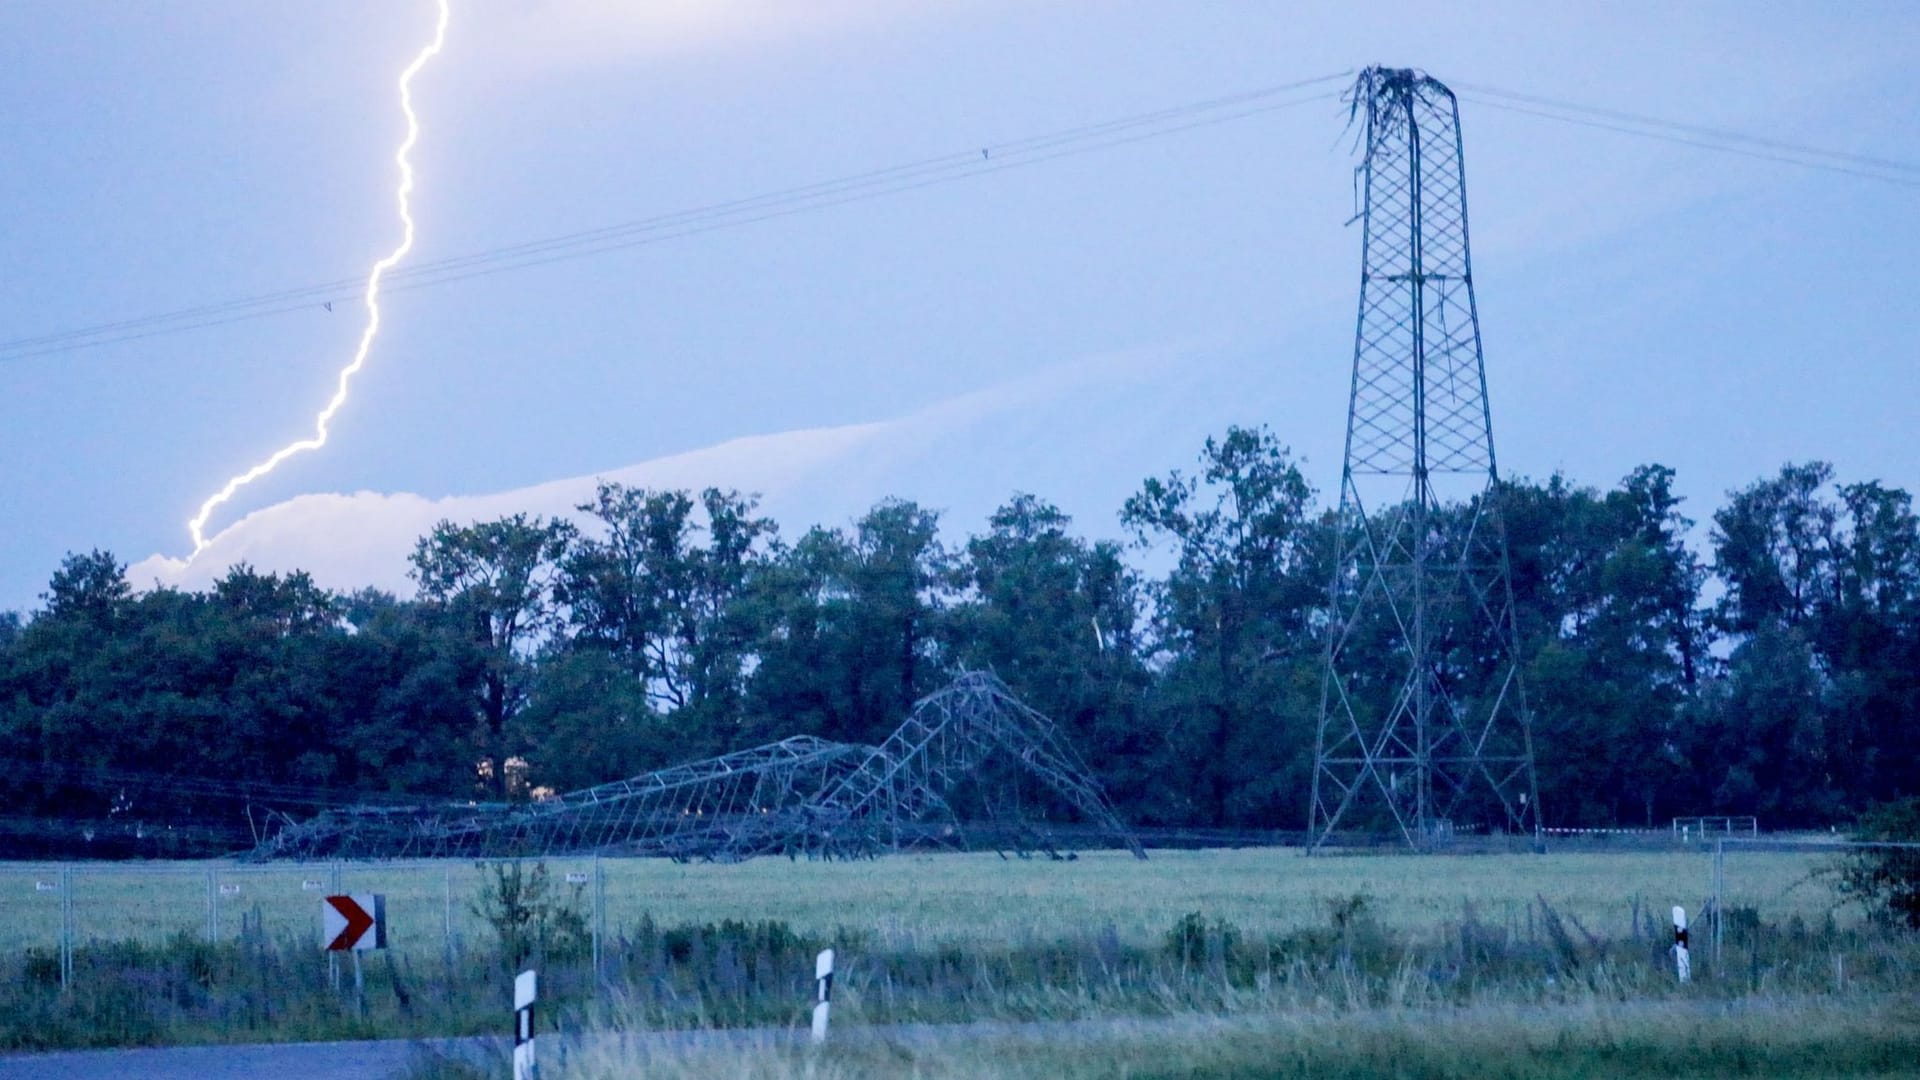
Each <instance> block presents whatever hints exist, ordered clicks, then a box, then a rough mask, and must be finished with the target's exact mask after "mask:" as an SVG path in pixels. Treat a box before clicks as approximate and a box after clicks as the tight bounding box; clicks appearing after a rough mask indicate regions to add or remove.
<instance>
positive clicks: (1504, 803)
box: [1308, 67, 1540, 850]
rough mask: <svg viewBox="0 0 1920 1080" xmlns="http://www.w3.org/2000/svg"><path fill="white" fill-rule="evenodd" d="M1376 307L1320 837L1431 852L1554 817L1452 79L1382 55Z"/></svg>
mask: <svg viewBox="0 0 1920 1080" xmlns="http://www.w3.org/2000/svg"><path fill="white" fill-rule="evenodd" d="M1349 101H1350V105H1351V110H1352V111H1351V113H1350V114H1349V115H1350V117H1351V119H1352V120H1353V122H1356V123H1363V124H1364V128H1363V131H1362V142H1361V144H1360V145H1361V146H1362V148H1363V151H1362V156H1361V159H1360V163H1359V165H1358V166H1357V167H1356V170H1355V171H1356V174H1357V176H1356V186H1357V190H1356V197H1357V198H1359V199H1361V200H1363V201H1362V202H1361V206H1360V208H1359V214H1358V215H1357V216H1358V217H1359V219H1360V221H1361V233H1362V240H1361V252H1362V263H1361V271H1360V317H1359V326H1358V329H1357V332H1356V334H1355V339H1354V350H1353V382H1352V388H1351V390H1350V393H1349V398H1348V406H1347V444H1346V460H1345V463H1344V466H1343V468H1342V471H1341V478H1340V509H1339V517H1338V520H1339V533H1338V536H1339V539H1338V545H1339V548H1338V558H1337V559H1336V561H1335V569H1334V575H1333V581H1332V588H1331V597H1330V600H1331V607H1330V612H1331V614H1330V619H1329V624H1328V627H1327V648H1326V654H1325V671H1324V675H1323V679H1322V686H1321V704H1320V723H1319V731H1318V735H1317V737H1316V740H1315V765H1314V778H1313V794H1312V808H1311V811H1310V816H1309V821H1308V829H1309V832H1310V834H1311V841H1310V842H1311V845H1312V847H1314V848H1319V847H1320V846H1322V845H1324V844H1326V843H1327V842H1328V840H1329V839H1331V838H1332V837H1333V836H1334V835H1335V832H1336V830H1339V829H1343V828H1344V829H1346V830H1349V831H1352V832H1372V833H1381V832H1386V833H1390V834H1392V833H1397V834H1398V835H1399V836H1400V837H1401V838H1403V839H1404V840H1405V841H1406V842H1407V843H1408V844H1409V845H1411V846H1412V847H1414V848H1415V849H1417V850H1428V849H1431V848H1433V847H1435V846H1438V845H1440V844H1443V843H1444V842H1445V841H1446V840H1447V838H1448V837H1449V836H1451V835H1453V834H1454V832H1455V830H1456V828H1460V829H1465V828H1476V829H1477V828H1482V827H1484V828H1486V829H1488V830H1505V831H1509V832H1513V831H1517V832H1520V833H1523V834H1524V833H1533V832H1535V831H1536V830H1537V828H1538V826H1539V823H1540V817H1539V815H1540V806H1539V797H1538V792H1537V790H1536V788H1535V783H1534V775H1533V744H1532V735H1531V731H1530V726H1529V718H1528V713H1527V705H1526V695H1525V692H1524V689H1523V687H1522V685H1521V678H1520V668H1519V662H1518V651H1517V649H1516V637H1517V628H1516V623H1515V617H1514V604H1513V588H1512V582H1511V579H1510V577H1509V570H1508V559H1507V539H1506V528H1505V523H1504V521H1503V519H1502V516H1501V512H1500V498H1501V488H1500V479H1499V471H1498V469H1497V468H1496V467H1495V463H1494V455H1493V422H1492V419H1491V417H1490V415H1489V413H1488V409H1487V382H1486V368H1485V365H1484V362H1483V360H1482V357H1481V352H1480V323H1479V313H1478V309H1477V308H1476V307H1475V304H1474V295H1473V274H1472V270H1471V266H1470V263H1469V260H1468V254H1467V200H1466V169H1465V160H1464V153H1463V150H1462V143H1461V139H1460V109H1459V104H1458V102H1457V101H1456V100H1455V98H1454V95H1453V91H1451V90H1449V89H1447V87H1446V86H1445V85H1443V84H1442V83H1440V82H1439V81H1438V80H1435V79H1433V78H1430V77H1428V76H1427V75H1425V74H1423V73H1421V72H1417V71H1410V70H1404V69H1401V70H1396V69H1389V68H1379V67H1374V68H1368V69H1367V70H1366V71H1363V72H1361V74H1360V78H1359V80H1358V81H1357V82H1355V83H1354V86H1353V89H1352V91H1351V92H1350V98H1349Z"/></svg>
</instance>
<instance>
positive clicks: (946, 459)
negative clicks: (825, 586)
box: [127, 351, 1171, 594]
mask: <svg viewBox="0 0 1920 1080" xmlns="http://www.w3.org/2000/svg"><path fill="white" fill-rule="evenodd" d="M1170 355H1171V354H1170V353H1168V352H1165V351H1154V352H1139V353H1130V354H1124V355H1119V356H1101V357H1094V358H1090V359H1086V360H1078V361H1072V362H1068V363H1063V364H1055V365H1052V366H1049V367H1046V368H1043V369H1041V370H1039V371H1037V372H1035V373H1033V374H1031V375H1028V376H1026V377H1024V378H1020V379H1016V380H1013V381H1011V382H1008V383H1003V384H1000V385H998V386H993V387H989V388H986V389H984V390H978V391H974V392H972V393H968V394H963V395H960V396H958V397H954V398H950V399H948V400H946V401H942V402H939V403H937V404H935V405H932V406H930V407H927V408H924V409H920V410H917V411H915V412H911V413H908V414H907V415H905V416H901V417H898V418H895V419H892V420H883V421H877V422H872V423H864V424H848V425H843V426H840V427H828V428H811V429H804V430H798V431H786V432H779V433H776V434H768V435H753V436H747V437H744V438H737V439H732V440H729V441H727V442H723V443H720V444H718V445H715V446H709V447H706V448H703V449H699V450H693V451H689V452H686V453H680V454H673V455H669V456H666V457H661V458H655V459H653V460H651V461H644V462H641V463H639V464H636V465H628V466H626V467H624V468H618V469H611V470H607V471H604V472H599V473H594V474H591V475H585V476H574V477H568V478H566V479H561V480H553V481H548V482H546V483H542V484H536V485H533V486H531V487H525V488H518V489H515V490H511V491H504V492H497V493H493V494H482V495H452V496H445V497H441V498H428V497H425V496H421V495H416V494H411V493H407V492H398V493H382V492H373V491H361V492H356V493H354V494H351V495H346V494H337V493H327V494H313V495H301V496H297V497H295V498H292V499H288V500H287V501H285V502H281V503H277V504H275V505H273V506H269V507H266V508H264V509H261V510H256V511H254V512H252V513H250V514H248V515H247V516H246V517H244V518H242V519H241V520H240V521H238V522H236V523H234V524H233V525H230V526H228V527H227V528H225V529H223V530H221V531H220V532H219V533H218V534H216V535H215V536H214V537H213V539H212V540H211V541H209V542H208V545H207V548H206V550H204V551H202V552H201V553H200V554H199V556H197V557H196V558H193V559H191V560H187V559H176V558H170V557H168V556H165V555H158V554H156V555H151V556H148V557H147V558H145V559H143V560H141V561H140V562H138V563H135V564H134V565H133V566H132V567H130V568H129V569H128V571H127V577H128V580H129V581H130V582H132V584H133V585H134V587H136V588H147V587H150V586H153V585H164V586H174V587H178V588H184V589H203V588H205V587H207V586H208V585H209V584H211V583H212V582H213V581H214V580H216V579H218V578H219V577H221V576H222V575H224V574H225V573H226V571H227V568H228V567H231V566H233V565H235V564H238V563H248V564H251V565H252V566H253V567H254V568H255V569H257V570H261V571H271V572H278V573H287V572H290V571H294V570H305V571H307V572H308V573H310V574H312V575H313V577H314V580H315V581H316V582H317V583H319V584H320V585H322V586H324V587H326V588H330V589H336V590H352V589H358V588H361V587H365V586H372V587H375V588H380V589H386V590H390V591H393V592H396V593H401V594H407V593H410V592H411V591H412V583H411V582H409V581H408V579H407V556H408V555H409V554H410V553H411V552H412V551H413V548H414V544H415V542H416V541H417V540H418V539H419V538H420V537H421V536H423V535H425V534H426V533H427V532H429V531H430V530H431V529H432V528H433V526H434V525H435V524H436V523H438V522H440V521H442V520H450V521H454V522H457V523H467V522H472V521H485V520H491V519H494V518H498V517H502V516H505V515H508V514H514V513H523V512H524V513H529V514H539V515H545V516H550V517H560V516H567V517H573V516H576V514H577V512H576V510H575V508H576V507H577V506H579V505H580V504H581V503H584V502H588V501H590V500H591V499H592V497H593V493H594V489H595V487H596V485H598V484H599V483H600V482H601V481H603V480H604V481H609V482H614V483H620V484H625V485H627V486H630V487H646V488H680V489H690V490H699V489H701V488H707V487H718V488H722V489H726V488H732V489H736V490H739V491H743V492H750V493H756V494H759V495H761V496H762V497H763V502H762V508H763V509H764V510H765V511H766V512H767V513H769V514H771V515H772V516H773V517H774V518H775V520H777V521H780V522H782V523H783V525H786V526H789V527H792V526H796V525H798V526H802V527H804V526H805V525H806V524H809V523H812V522H816V521H826V522H833V521H840V520H845V519H847V518H849V517H852V516H854V515H856V514H858V513H859V512H860V511H861V510H863V509H865V508H866V507H867V506H870V505H871V504H872V503H873V502H874V501H876V500H878V499H880V498H882V497H884V496H886V495H889V494H906V493H907V492H906V491H903V490H901V489H900V485H901V484H902V483H903V481H906V479H907V478H908V477H911V476H914V475H916V474H917V475H918V476H920V477H922V478H924V477H927V476H930V475H931V476H939V475H941V474H948V475H950V474H951V473H952V471H953V461H952V459H951V458H952V455H951V450H950V443H951V441H952V439H953V437H954V436H956V435H959V434H962V433H967V432H970V431H973V430H974V429H976V428H977V427H978V425H980V424H981V423H982V422H983V421H985V420H987V419H989V418H991V417H994V416H996V415H1000V414H1004V413H1007V412H1010V411H1016V410H1019V409H1022V408H1025V407H1031V406H1045V405H1049V404H1051V403H1054V402H1057V401H1058V400H1059V399H1062V398H1065V397H1068V396H1070V395H1071V394H1073V393H1074V392H1075V391H1076V390H1079V389H1081V388H1083V387H1085V386H1087V385H1088V384H1090V383H1095V382H1098V383H1103V384H1108V385H1112V384H1116V383H1125V382H1128V381H1132V380H1137V379H1140V378H1142V377H1151V376H1152V375H1154V374H1156V373H1159V372H1164V371H1167V370H1169V366H1168V365H1166V364H1164V363H1163V362H1162V361H1164V360H1165V359H1168V358H1169V357H1170ZM1049 449H1054V450H1057V448H1049ZM917 465H918V466H921V467H919V468H916V466H917ZM910 486H911V485H910Z"/></svg>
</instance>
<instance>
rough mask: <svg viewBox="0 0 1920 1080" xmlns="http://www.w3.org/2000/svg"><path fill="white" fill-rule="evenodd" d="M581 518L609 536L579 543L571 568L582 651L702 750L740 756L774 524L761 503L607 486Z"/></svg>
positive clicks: (568, 597) (564, 581) (719, 494)
mask: <svg viewBox="0 0 1920 1080" xmlns="http://www.w3.org/2000/svg"><path fill="white" fill-rule="evenodd" d="M580 509H581V510H582V511H583V512H586V513H589V514H591V515H592V516H593V517H594V518H596V519H597V520H598V521H599V523H600V525H601V530H600V532H601V535H594V536H588V537H586V538H584V539H582V540H581V541H580V542H579V543H577V544H576V545H575V546H574V548H573V550H572V552H571V553H570V554H569V555H568V557H567V559H566V562H565V564H564V567H563V571H564V572H563V574H562V577H561V581H560V585H559V596H560V598H561V600H562V602H563V603H565V604H566V605H567V607H568V608H569V611H570V615H571V621H572V624H573V626H574V628H575V637H574V642H573V644H574V647H575V648H580V649H594V650H598V651H602V652H604V653H605V654H606V655H608V656H609V657H611V658H612V659H613V661H614V662H615V663H616V664H618V665H619V666H620V667H621V669H622V670H624V671H625V672H626V673H627V674H628V675H629V676H630V677H631V678H633V679H636V680H639V681H640V683H641V684H642V685H643V686H644V687H645V688H646V691H647V693H648V696H649V697H650V698H651V699H652V701H653V702H654V704H655V706H656V707H657V708H660V709H662V710H664V711H666V712H668V713H671V714H673V716H674V717H675V722H676V724H677V726H678V727H679V728H680V729H681V730H682V731H683V732H684V733H685V734H686V736H687V737H688V739H689V740H690V742H691V745H692V746H696V747H700V748H703V749H708V750H715V751H717V750H720V749H730V748H731V746H732V743H733V741H734V737H735V735H736V733H737V728H738V726H739V723H740V717H741V713H742V710H743V708H744V704H743V701H744V697H745V693H746V686H745V683H746V668H747V664H748V658H749V655H750V652H751V648H752V645H753V641H754V639H755V637H756V624H755V619H756V617H757V616H756V614H755V611H754V609H753V606H752V604H751V603H750V601H751V599H752V594H753V591H754V589H755V588H756V586H757V583H758V579H759V577H760V575H761V574H762V573H763V572H764V571H765V569H766V566H767V562H768V558H769V556H768V552H769V550H770V545H771V544H772V543H773V542H774V541H775V540H776V539H777V532H776V529H775V527H774V524H773V522H772V521H771V520H769V519H767V518H764V517H759V516H757V515H756V510H757V504H756V503H755V501H754V500H753V499H752V498H749V497H746V496H742V495H740V494H739V493H738V492H731V491H720V490H718V489H714V488H709V489H707V490H705V491H703V492H701V494H700V499H699V501H698V503H696V502H695V501H694V499H693V497H692V496H690V495H689V494H687V493H686V492H681V491H667V492H649V491H640V490H635V489H631V488H626V487H622V486H620V485H617V484H602V485H601V486H600V488H599V491H598V494H597V496H596V499H595V501H594V502H592V503H588V504H585V505H583V506H582V507H581V508H580ZM703 533H704V534H705V536H706V543H705V544H702V543H701V542H700V538H701V535H702V534H703Z"/></svg>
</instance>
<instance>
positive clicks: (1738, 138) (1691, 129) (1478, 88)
mask: <svg viewBox="0 0 1920 1080" xmlns="http://www.w3.org/2000/svg"><path fill="white" fill-rule="evenodd" d="M1454 85H1455V86H1457V87H1459V88H1460V89H1462V90H1466V91H1469V92H1472V93H1474V94H1484V95H1490V96H1492V97H1498V98H1505V99H1507V100H1509V101H1517V102H1521V103H1523V104H1527V105H1535V106H1541V107H1545V108H1549V109H1558V110H1561V111H1564V112H1571V113H1583V114H1587V115H1590V116H1596V117H1600V118H1602V119H1607V120H1615V121H1620V122H1624V123H1629V124H1637V125H1641V126H1644V127H1653V128H1664V129H1667V130H1670V131H1677V132H1682V133H1684V134H1689V135H1697V136H1703V137H1705V138H1709V139H1718V140H1721V141H1723V142H1740V143H1748V144H1750V145H1753V146H1760V147H1765V148H1767V149H1771V150H1783V151H1786V152H1788V153H1792V154H1798V155H1801V156H1806V157H1824V158H1830V159H1833V160H1835V161H1842V162H1851V163H1853V164H1856V165H1865V166H1870V167H1873V168H1880V169H1892V170H1895V171H1899V172H1909V173H1915V174H1920V164H1917V163H1914V162H1910V161H1898V160H1895V159H1893V158H1883V157H1872V156H1869V155H1866V154H1855V153H1851V152H1849V151H1844V150H1827V149H1823V148H1821V147H1817V146H1808V145H1806V144H1804V143H1794V142H1787V141H1786V140H1784V139H1775V138H1771V137H1769V136H1764V135H1754V134H1751V133H1749V132H1744V131H1735V130H1733V129H1731V128H1722V127H1711V126H1708V125H1706V124H1693V123H1682V122H1680V121H1678V120H1662V119H1660V118H1659V117H1654V116H1645V115H1642V114H1640V113H1630V112H1623V111H1621V110H1619V109H1606V108H1601V107H1599V106H1594V105H1581V104H1578V103H1577V102H1571V101H1561V100H1557V99H1554V98H1549V97H1542V96H1540V95H1538V94H1522V93H1517V92H1515V91H1512V90H1502V89H1500V88H1499V87H1497V86H1485V85H1475V84H1473V83H1455V84H1454ZM1481 104H1488V102H1486V101H1484V100H1482V101H1481Z"/></svg>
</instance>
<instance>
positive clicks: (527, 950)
mask: <svg viewBox="0 0 1920 1080" xmlns="http://www.w3.org/2000/svg"><path fill="white" fill-rule="evenodd" d="M479 866H480V873H481V885H480V891H479V894H478V895H477V896H476V897H475V899H474V902H473V905H472V909H473V913H474V914H475V915H478V916H479V917H480V918H481V920H483V921H484V922H485V923H486V924H487V925H488V926H489V927H490V928H492V930H493V933H494V938H495V940H496V941H497V942H498V945H499V950H500V960H501V962H502V963H503V964H505V965H506V967H507V968H508V969H509V970H514V969H518V968H519V967H520V966H521V965H523V964H525V963H526V962H527V961H528V960H536V961H545V960H547V959H567V958H575V957H579V956H581V955H583V954H585V953H586V952H587V951H588V950H589V949H590V948H591V947H592V944H591V942H592V938H591V935H590V934H589V932H588V930H587V918H586V915H585V914H583V913H582V911H581V910H580V908H581V903H580V891H581V890H580V888H579V887H576V888H575V889H574V895H573V896H571V897H561V896H560V895H558V894H557V892H556V891H555V889H554V887H553V879H552V876H551V875H549V874H548V873H547V864H546V863H544V862H536V863H534V864H533V865H532V866H531V867H528V866H527V864H525V863H521V862H517V861H515V862H498V863H481V864H479Z"/></svg>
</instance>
